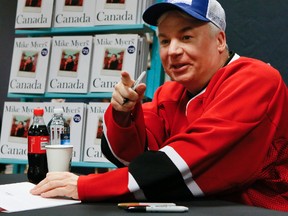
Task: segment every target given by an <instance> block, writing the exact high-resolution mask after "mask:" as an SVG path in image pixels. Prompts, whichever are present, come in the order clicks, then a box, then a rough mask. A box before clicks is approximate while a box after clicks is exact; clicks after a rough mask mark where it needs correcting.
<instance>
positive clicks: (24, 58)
mask: <svg viewBox="0 0 288 216" xmlns="http://www.w3.org/2000/svg"><path fill="white" fill-rule="evenodd" d="M38 55H39V54H38V52H37V51H22V54H21V58H20V63H19V71H18V72H17V76H18V77H31V78H35V77H36V68H37V61H38Z"/></svg>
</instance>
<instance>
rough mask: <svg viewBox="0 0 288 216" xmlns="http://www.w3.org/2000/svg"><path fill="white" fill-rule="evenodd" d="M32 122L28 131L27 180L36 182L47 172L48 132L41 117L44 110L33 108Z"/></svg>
mask: <svg viewBox="0 0 288 216" xmlns="http://www.w3.org/2000/svg"><path fill="white" fill-rule="evenodd" d="M33 114H34V116H33V122H32V125H31V126H30V128H29V131H28V173H27V176H28V180H29V181H30V182H32V183H34V184H38V183H39V182H40V181H41V180H43V179H44V178H45V177H46V174H47V172H48V166H47V156H46V148H45V146H46V145H48V144H49V133H48V129H47V126H46V124H45V122H44V119H43V114H44V110H43V109H42V108H35V109H34V111H33Z"/></svg>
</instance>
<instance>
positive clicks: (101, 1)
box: [95, 0, 141, 25]
mask: <svg viewBox="0 0 288 216" xmlns="http://www.w3.org/2000/svg"><path fill="white" fill-rule="evenodd" d="M139 2H140V1H136V0H97V2H96V11H95V25H117V24H120V25H121V24H122V25H123V24H136V23H137V14H138V12H139V11H138V4H141V3H139Z"/></svg>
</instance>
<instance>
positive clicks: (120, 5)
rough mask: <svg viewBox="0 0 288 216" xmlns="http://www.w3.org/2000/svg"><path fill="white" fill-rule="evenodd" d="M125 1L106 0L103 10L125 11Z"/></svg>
mask: <svg viewBox="0 0 288 216" xmlns="http://www.w3.org/2000/svg"><path fill="white" fill-rule="evenodd" d="M125 5H126V4H125V0H106V3H105V7H104V8H105V9H125V8H126V6H125Z"/></svg>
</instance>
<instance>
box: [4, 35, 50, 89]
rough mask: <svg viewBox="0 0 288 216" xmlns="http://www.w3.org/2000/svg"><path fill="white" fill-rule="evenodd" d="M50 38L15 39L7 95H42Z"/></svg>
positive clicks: (47, 64)
mask: <svg viewBox="0 0 288 216" xmlns="http://www.w3.org/2000/svg"><path fill="white" fill-rule="evenodd" d="M50 48H51V38H50V37H39V38H36V37H34V38H32V37H30V38H15V41H14V48H13V57H12V64H11V71H10V80H9V87H8V92H9V93H25V94H43V93H44V92H45V90H46V81H47V80H46V79H47V74H48V66H49V58H50V51H51V50H50Z"/></svg>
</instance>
